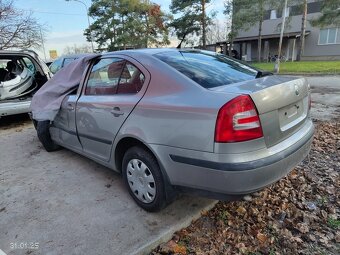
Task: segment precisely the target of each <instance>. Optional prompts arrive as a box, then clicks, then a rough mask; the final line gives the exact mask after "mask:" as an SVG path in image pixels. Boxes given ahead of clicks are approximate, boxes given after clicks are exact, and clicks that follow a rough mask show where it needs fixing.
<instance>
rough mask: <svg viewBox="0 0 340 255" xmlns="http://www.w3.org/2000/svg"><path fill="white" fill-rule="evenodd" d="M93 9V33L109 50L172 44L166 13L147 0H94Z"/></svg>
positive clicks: (88, 30)
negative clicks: (170, 42)
mask: <svg viewBox="0 0 340 255" xmlns="http://www.w3.org/2000/svg"><path fill="white" fill-rule="evenodd" d="M89 13H90V15H91V17H93V18H94V19H95V22H94V23H93V24H91V31H92V37H93V38H95V41H96V42H97V43H98V45H99V47H100V48H101V47H106V48H107V49H108V50H110V51H112V50H118V49H126V48H130V47H132V48H146V47H148V46H159V45H166V44H169V39H168V28H167V22H168V20H169V16H168V15H166V14H165V13H164V12H163V11H162V10H161V9H160V6H159V5H157V4H154V3H151V2H150V1H146V0H144V1H143V0H114V1H112V0H93V1H92V5H91V7H90V10H89ZM84 34H85V35H86V36H87V39H88V40H90V37H91V36H90V29H86V30H85V33H84Z"/></svg>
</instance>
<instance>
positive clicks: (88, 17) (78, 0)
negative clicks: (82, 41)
mask: <svg viewBox="0 0 340 255" xmlns="http://www.w3.org/2000/svg"><path fill="white" fill-rule="evenodd" d="M65 1H66V2H70V1H74V2H78V3H81V4H83V5H84V7H85V9H86V16H87V23H88V25H89V31H90V38H91V48H92V52H94V47H93V38H92V30H91V24H90V16H89V12H88V9H89V8H88V7H87V5H86V4H85V3H84V2H83V1H80V0H65Z"/></svg>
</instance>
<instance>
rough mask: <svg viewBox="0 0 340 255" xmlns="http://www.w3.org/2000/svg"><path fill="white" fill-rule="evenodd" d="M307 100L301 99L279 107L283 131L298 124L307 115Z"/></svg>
mask: <svg viewBox="0 0 340 255" xmlns="http://www.w3.org/2000/svg"><path fill="white" fill-rule="evenodd" d="M304 101H305V100H304V99H303V100H300V101H298V102H295V103H293V104H290V105H288V106H285V107H283V108H281V109H279V121H280V129H281V131H282V132H284V131H286V130H288V129H290V128H292V127H294V126H296V125H298V124H299V123H300V122H302V121H303V120H304V119H305V118H306V116H307V108H306V105H305V102H304Z"/></svg>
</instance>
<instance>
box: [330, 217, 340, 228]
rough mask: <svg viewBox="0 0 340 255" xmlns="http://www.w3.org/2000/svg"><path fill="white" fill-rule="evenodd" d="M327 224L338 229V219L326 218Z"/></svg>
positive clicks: (339, 222) (339, 224)
mask: <svg viewBox="0 0 340 255" xmlns="http://www.w3.org/2000/svg"><path fill="white" fill-rule="evenodd" d="M328 226H330V227H331V228H333V229H339V228H340V220H335V219H331V218H328Z"/></svg>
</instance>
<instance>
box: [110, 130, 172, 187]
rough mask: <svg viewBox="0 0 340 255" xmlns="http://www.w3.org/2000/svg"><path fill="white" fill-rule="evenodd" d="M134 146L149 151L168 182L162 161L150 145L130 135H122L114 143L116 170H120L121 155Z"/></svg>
mask: <svg viewBox="0 0 340 255" xmlns="http://www.w3.org/2000/svg"><path fill="white" fill-rule="evenodd" d="M134 146H140V147H142V148H144V149H145V150H147V151H148V152H150V153H151V154H152V155H153V156H154V157H155V158H156V160H157V163H158V165H159V167H160V169H161V171H162V174H163V177H164V178H165V179H166V181H167V182H168V183H170V182H169V177H168V175H167V173H166V171H165V169H164V167H163V164H162V162H161V161H160V159H159V158H158V156H157V154H156V153H155V152H154V151H153V150H152V148H151V147H150V146H148V145H147V144H146V143H145V142H143V141H141V140H140V139H138V138H136V137H132V136H126V137H122V138H121V139H120V140H119V141H118V142H117V144H116V146H115V149H114V164H115V167H116V170H117V171H118V172H120V173H121V172H122V162H123V157H124V154H125V153H126V151H127V150H128V149H130V148H132V147H134Z"/></svg>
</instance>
